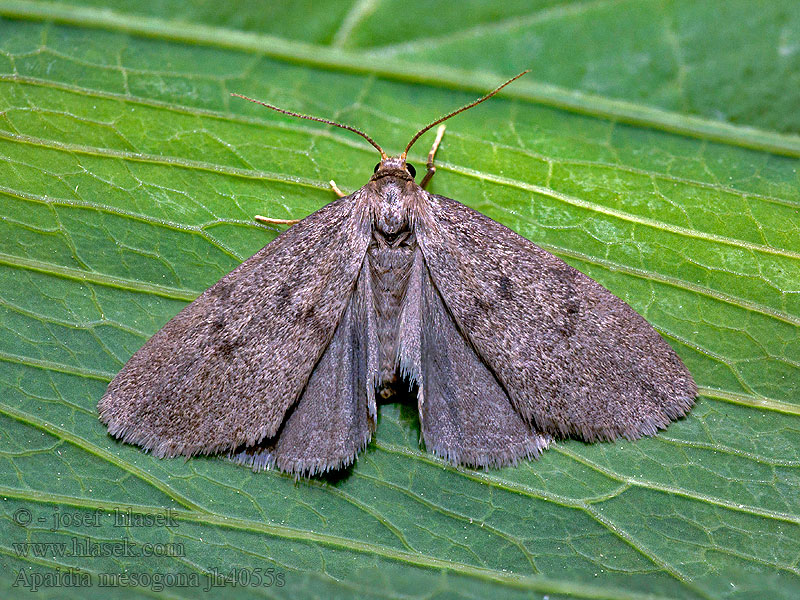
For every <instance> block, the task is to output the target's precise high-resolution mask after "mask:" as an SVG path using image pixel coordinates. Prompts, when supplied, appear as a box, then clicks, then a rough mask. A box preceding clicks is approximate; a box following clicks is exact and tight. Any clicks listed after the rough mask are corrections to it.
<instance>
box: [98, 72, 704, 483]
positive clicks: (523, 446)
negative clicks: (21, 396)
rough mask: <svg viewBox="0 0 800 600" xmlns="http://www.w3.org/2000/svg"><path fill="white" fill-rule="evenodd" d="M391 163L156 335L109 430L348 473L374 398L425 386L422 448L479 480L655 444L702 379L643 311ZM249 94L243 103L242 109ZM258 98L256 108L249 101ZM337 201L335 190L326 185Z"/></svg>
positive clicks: (363, 441)
mask: <svg viewBox="0 0 800 600" xmlns="http://www.w3.org/2000/svg"><path fill="white" fill-rule="evenodd" d="M523 74H524V73H521V74H520V75H517V77H515V78H513V79H511V80H509V81H507V82H506V83H504V84H503V85H501V86H499V87H498V88H497V89H495V90H494V91H492V92H491V93H490V94H487V95H486V96H484V97H483V98H480V99H479V100H476V101H475V102H473V103H471V104H468V105H467V106H464V107H461V108H459V109H458V110H456V111H453V112H452V113H449V114H448V115H446V116H444V117H442V118H441V119H437V120H436V121H434V122H433V123H431V124H429V125H427V126H426V127H424V128H423V129H421V130H420V131H419V132H418V133H417V134H416V135H415V136H414V137H413V138H412V140H411V141H410V142H409V143H408V145H407V146H406V148H405V150H404V151H403V153H402V154H400V155H399V156H387V154H386V153H385V152H384V151H383V149H382V148H381V147H380V146H379V145H378V144H377V143H375V141H374V140H372V138H370V137H369V136H368V135H367V134H365V133H363V132H361V131H359V130H357V129H355V128H353V127H350V126H348V125H343V124H339V123H334V122H332V121H328V120H326V119H320V118H318V117H311V116H307V115H300V114H297V113H292V112H290V111H286V110H284V109H281V108H278V107H275V106H272V105H270V104H266V103H263V102H258V101H255V100H254V102H258V103H259V104H263V105H265V106H267V107H269V108H272V109H274V110H277V111H279V112H283V113H285V114H288V115H291V116H296V117H300V118H306V119H311V120H315V121H321V122H324V123H329V124H331V125H335V126H337V127H341V128H343V129H347V130H350V131H353V132H355V133H357V134H359V135H361V136H362V137H363V138H364V139H366V140H367V141H368V142H369V143H370V144H372V145H373V146H374V147H375V148H376V149H377V150H378V152H380V156H381V159H380V162H379V163H378V164H377V165H375V170H374V174H373V175H372V177H371V178H370V179H369V181H368V182H367V184H366V185H364V187H362V188H361V189H359V190H357V191H355V192H353V193H352V194H350V195H344V194H342V193H341V192H339V195H340V198H339V199H337V200H335V201H333V202H331V203H330V204H328V205H326V206H324V207H323V208H321V209H320V210H318V211H317V212H315V213H313V214H311V215H310V216H308V217H306V218H305V219H303V220H301V221H299V222H298V223H297V224H295V225H294V226H292V227H291V228H289V229H288V230H286V231H285V232H283V233H282V234H281V235H279V236H278V237H277V238H276V239H275V240H273V241H272V242H270V243H269V244H267V245H266V246H265V247H264V248H263V249H262V250H261V251H259V252H258V253H257V254H255V255H254V256H253V257H252V258H250V259H249V260H247V261H245V262H244V263H242V264H241V265H240V266H239V267H237V268H236V269H234V270H233V271H232V272H231V273H229V274H228V275H226V276H225V277H223V278H222V279H221V280H220V281H219V282H217V283H216V284H215V285H213V286H212V287H211V288H209V289H208V290H206V291H205V292H204V293H203V294H201V295H200V296H199V297H198V298H197V299H196V300H195V301H194V302H192V303H191V304H189V305H188V306H187V307H185V308H184V309H183V310H182V311H181V312H180V313H179V314H178V315H177V316H175V317H174V318H173V319H172V320H170V321H169V322H168V323H167V324H166V325H165V326H164V327H163V328H162V329H161V330H160V331H159V332H157V333H156V334H155V335H154V336H153V337H152V338H151V339H150V340H149V341H148V342H147V343H146V344H145V345H144V346H143V347H142V348H141V349H140V350H139V351H138V352H136V353H135V354H134V355H133V356H132V357H131V359H130V360H129V361H128V362H127V364H125V366H124V367H123V368H122V370H121V371H120V372H119V374H118V375H117V376H116V377H115V378H114V379H113V381H111V383H110V384H109V386H108V389H107V391H106V393H105V395H104V396H103V397H102V399H101V400H100V402H99V415H100V420H101V421H102V422H103V423H104V424H105V425H107V426H108V430H109V432H110V433H111V434H112V435H113V436H115V437H117V438H121V439H122V440H123V441H125V442H129V443H133V444H137V445H139V446H142V447H143V448H145V449H146V450H149V451H150V452H152V453H153V454H154V455H156V456H159V457H172V456H177V455H186V456H191V455H197V454H227V455H228V456H230V457H232V458H234V459H235V460H237V461H239V462H242V463H245V464H248V465H251V466H252V467H253V468H254V469H260V468H277V469H280V470H281V471H285V472H287V473H291V474H294V475H295V476H296V477H297V476H313V475H318V474H321V473H325V472H327V471H330V470H336V469H340V468H342V467H345V466H347V465H349V464H351V463H352V462H353V461H354V460H355V458H356V455H357V454H358V453H359V452H360V451H361V450H363V449H364V448H365V446H366V445H367V444H368V442H369V441H370V439H371V437H372V435H373V433H374V432H375V429H376V423H377V408H376V402H377V400H378V399H380V398H391V397H392V396H393V395H394V394H396V393H398V392H400V391H403V390H408V389H411V390H412V392H413V391H416V396H417V404H418V409H419V419H420V426H421V432H422V439H423V441H424V444H425V447H426V448H427V450H428V451H430V452H433V453H434V454H435V455H437V456H440V457H442V458H444V459H446V460H447V461H450V462H452V463H455V464H461V465H466V466H471V467H499V466H503V465H508V464H516V463H517V462H518V461H519V460H521V459H526V458H531V457H537V456H538V455H539V454H540V453H541V452H542V451H543V450H544V449H545V448H547V446H548V444H550V443H551V441H552V440H553V439H555V438H564V437H577V438H579V439H582V440H585V441H587V442H593V441H596V440H614V439H617V438H619V437H623V438H627V439H630V440H633V439H636V438H639V437H641V436H643V435H652V434H654V433H656V431H657V430H658V429H659V428H664V427H666V426H667V425H668V424H669V423H670V422H671V421H672V420H675V419H677V418H679V417H681V416H683V415H685V414H686V413H687V412H688V411H689V410H690V408H691V407H692V405H693V403H694V399H695V397H696V395H697V386H696V384H695V382H694V380H693V379H692V376H691V374H690V373H689V371H688V370H687V368H686V367H685V366H684V364H683V363H682V362H681V360H680V358H678V356H677V354H676V353H675V352H674V351H673V350H672V348H671V347H670V346H669V345H668V344H667V343H666V341H665V340H664V339H663V338H662V337H661V336H660V335H659V334H658V332H656V331H655V329H653V327H651V326H650V325H649V324H648V323H647V321H645V319H644V318H642V317H641V316H640V315H638V314H637V313H636V312H634V311H633V309H631V308H630V307H629V306H628V305H627V304H625V303H624V302H622V301H621V300H620V299H619V298H617V297H615V296H614V295H612V294H611V293H610V292H609V291H608V290H606V289H605V288H603V287H602V286H601V285H600V284H598V283H596V282H595V281H593V280H592V279H590V278H589V277H587V276H586V275H584V274H582V273H581V272H580V271H578V270H576V269H574V268H572V267H571V266H569V265H567V264H566V263H564V262H563V261H562V260H561V259H559V258H557V257H556V256H554V255H552V254H550V253H548V252H546V251H545V250H542V249H541V248H539V247H538V246H536V245H534V244H533V243H531V242H530V241H528V240H527V239H525V238H523V237H522V236H520V235H518V234H516V233H514V232H513V231H511V230H510V229H508V228H506V227H505V226H503V225H501V224H499V223H497V222H495V221H493V220H492V219H490V218H488V217H486V216H484V215H482V214H481V213H479V212H476V211H475V210H472V209H470V208H468V207H467V206H465V205H463V204H461V203H459V202H456V201H455V200H451V199H450V198H445V197H443V196H437V195H435V194H431V193H429V192H428V191H426V189H425V188H426V187H427V184H428V183H429V182H430V180H431V177H432V176H433V174H434V172H435V170H436V168H435V166H434V155H435V152H436V149H437V147H438V145H439V142H440V141H441V137H442V133H443V127H444V126H440V128H439V132H438V135H437V140H436V142H435V143H434V146H433V148H432V149H431V152H430V154H429V156H428V163H427V172H426V174H425V176H424V177H423V179H422V181H421V182H420V183H419V184H417V183H416V182H415V177H416V173H415V169H414V167H413V166H412V165H411V164H409V163H408V162H406V156H407V154H408V151H409V150H410V148H411V147H412V146H413V144H414V143H415V142H416V141H417V140H418V139H419V137H420V136H421V135H422V134H423V133H425V132H426V131H428V130H429V129H431V128H432V127H434V126H435V125H439V124H440V123H441V122H442V121H444V120H446V119H449V118H450V117H452V116H454V115H456V114H458V113H460V112H462V111H464V110H467V109H468V108H471V107H473V106H475V105H477V104H479V103H481V102H483V101H484V100H486V99H488V98H489V97H491V96H493V95H494V94H496V93H497V92H498V91H500V90H501V89H502V88H503V87H505V86H506V85H508V84H509V83H511V82H512V81H514V80H515V79H517V78H518V77H520V76H521V75H523ZM242 97H243V98H244V96H242ZM246 99H248V100H250V99H249V98H246ZM331 183H332V185H333V188H334V190H335V191H337V192H338V188H336V186H335V184H333V182H331Z"/></svg>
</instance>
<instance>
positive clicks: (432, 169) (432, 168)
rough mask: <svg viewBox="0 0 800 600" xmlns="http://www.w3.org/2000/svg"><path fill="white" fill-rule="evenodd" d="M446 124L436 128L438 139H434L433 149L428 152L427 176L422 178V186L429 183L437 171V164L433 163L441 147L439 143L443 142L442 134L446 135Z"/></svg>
mask: <svg viewBox="0 0 800 600" xmlns="http://www.w3.org/2000/svg"><path fill="white" fill-rule="evenodd" d="M444 130H445V126H444V125H439V128H438V129H437V130H436V139H435V140H433V146H431V151H430V152H428V164H427V167H428V172H427V173H425V177H423V178H422V182H421V183H420V184H419V185H420V187H422V188H424V187H425V186H426V185H428V182H429V181H430V180H431V178H433V174H434V173H436V166H435V165H434V164H433V159H434V157H435V156H436V151H437V150H438V149H439V144H441V143H442V136H443V135H444Z"/></svg>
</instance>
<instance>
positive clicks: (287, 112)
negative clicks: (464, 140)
mask: <svg viewBox="0 0 800 600" xmlns="http://www.w3.org/2000/svg"><path fill="white" fill-rule="evenodd" d="M517 77H519V75H518V76H517ZM515 79H516V78H515ZM512 81H513V80H512ZM509 83H510V82H509ZM504 85H505V84H504ZM500 87H502V86H500ZM498 89H499V88H498ZM495 91H497V90H495ZM231 96H236V97H237V98H241V99H243V100H249V101H250V102H255V103H256V104H260V105H261V106H266V107H267V108H271V109H272V110H276V111H278V112H279V113H283V114H285V115H289V116H290V117H297V118H299V119H308V120H309V121H318V122H320V123H327V124H328V125H335V126H336V127H341V128H342V129H347V131H352V132H353V133H357V134H358V135H360V136H361V137H363V138H364V139H365V140H367V141H368V142H369V143H370V144H372V145H373V146H375V148H376V149H377V150H378V152H380V153H381V158H387V156H386V152H384V151H383V148H381V147H380V146H378V144H377V142H375V140H373V139H372V138H371V137H369V136H368V135H367V134H366V133H364V132H363V131H361V130H359V129H356V128H355V127H351V126H350V125H345V124H343V123H337V122H336V121H331V120H329V119H322V118H320V117H312V116H311V115H301V114H300V113H296V112H292V111H290V110H285V109H283V108H278V107H277V106H273V105H272V104H267V103H266V102H262V101H261V100H255V99H253V98H248V97H247V96H242V95H241V94H231Z"/></svg>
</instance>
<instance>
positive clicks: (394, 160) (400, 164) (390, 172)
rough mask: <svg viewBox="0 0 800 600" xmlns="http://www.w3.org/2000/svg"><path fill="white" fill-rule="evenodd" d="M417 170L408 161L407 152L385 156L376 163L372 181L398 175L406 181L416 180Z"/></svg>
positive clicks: (398, 177) (397, 176)
mask: <svg viewBox="0 0 800 600" xmlns="http://www.w3.org/2000/svg"><path fill="white" fill-rule="evenodd" d="M416 176H417V170H416V169H415V168H414V165H412V164H409V163H407V162H406V157H405V154H401V155H400V156H383V157H381V162H379V163H378V164H377V165H375V171H374V174H373V175H372V177H371V178H370V181H377V180H378V179H383V178H384V177H396V178H397V179H404V180H405V181H414V177H416Z"/></svg>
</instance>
